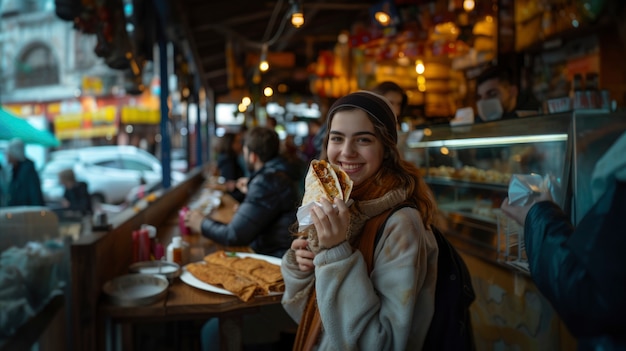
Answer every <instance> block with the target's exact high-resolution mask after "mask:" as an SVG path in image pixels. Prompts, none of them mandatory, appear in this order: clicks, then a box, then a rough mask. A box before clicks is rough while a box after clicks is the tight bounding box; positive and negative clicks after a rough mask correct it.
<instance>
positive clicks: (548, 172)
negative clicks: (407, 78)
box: [404, 111, 626, 266]
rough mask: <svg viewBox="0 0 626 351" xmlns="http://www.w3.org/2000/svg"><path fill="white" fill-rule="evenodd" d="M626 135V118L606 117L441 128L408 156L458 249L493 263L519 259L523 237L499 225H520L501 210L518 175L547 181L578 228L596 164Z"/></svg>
mask: <svg viewBox="0 0 626 351" xmlns="http://www.w3.org/2000/svg"><path fill="white" fill-rule="evenodd" d="M625 129H626V115H623V114H609V113H606V112H605V111H576V112H570V113H564V114H558V115H546V116H537V117H527V118H519V119H514V120H503V121H496V122H489V123H483V124H474V125H466V126H456V127H450V126H447V125H446V126H436V127H432V128H426V129H423V130H417V131H414V132H412V133H411V134H410V135H409V136H408V137H407V140H406V147H405V149H404V155H405V158H407V159H408V160H410V161H411V162H414V163H415V164H417V165H418V166H419V167H420V169H421V171H422V174H423V176H424V178H425V180H426V182H427V183H428V184H429V185H430V187H431V189H432V190H433V192H434V194H435V197H436V199H437V204H438V207H439V214H440V220H439V221H438V223H439V226H441V229H442V230H443V231H444V232H445V233H446V234H447V235H448V237H449V238H450V239H451V240H453V242H454V243H455V246H457V247H458V248H459V249H461V250H464V251H465V252H467V253H470V254H474V255H476V256H479V257H483V258H486V259H490V260H494V261H502V257H500V260H499V259H498V250H500V253H502V252H503V250H504V252H505V253H506V254H507V255H510V256H512V259H514V260H516V261H520V259H522V260H523V252H522V250H521V249H522V248H521V247H517V245H518V243H520V244H521V243H523V238H522V237H521V235H522V234H523V231H521V233H518V232H520V231H516V233H518V234H519V236H518V237H515V238H511V237H509V238H505V239H506V240H504V239H503V238H501V237H500V238H499V237H498V228H499V224H500V232H502V231H503V230H504V229H505V228H513V227H514V226H512V225H511V223H507V222H506V220H507V218H502V217H501V216H502V215H501V213H500V210H499V208H500V204H501V203H502V201H503V200H504V199H505V198H506V196H507V194H508V185H509V181H510V179H511V177H512V176H513V175H515V174H533V173H534V174H539V175H541V176H544V177H545V176H548V177H549V178H550V179H551V181H552V184H553V185H555V191H553V195H554V197H555V201H556V202H557V203H558V204H559V205H560V206H561V207H562V208H563V209H564V210H565V211H566V212H567V213H569V214H570V215H571V219H572V221H573V222H574V223H577V222H578V221H579V220H580V218H582V215H583V214H584V212H585V211H586V210H587V209H588V208H589V206H590V205H591V204H590V203H589V202H590V201H591V200H590V199H591V195H590V188H589V184H590V180H591V173H592V170H593V167H594V165H595V162H596V161H597V160H598V159H599V158H600V157H601V156H602V154H603V153H604V151H606V149H607V148H608V147H610V145H611V144H612V143H613V142H614V141H615V139H616V138H617V137H619V135H621V133H622V132H623V131H624V130H625ZM501 234H502V233H501ZM503 245H504V246H506V247H504V248H503ZM513 253H515V254H513ZM507 259H511V257H509V258H505V260H507ZM522 266H523V265H522Z"/></svg>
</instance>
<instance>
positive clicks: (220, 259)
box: [186, 250, 285, 301]
mask: <svg viewBox="0 0 626 351" xmlns="http://www.w3.org/2000/svg"><path fill="white" fill-rule="evenodd" d="M186 268H187V271H189V273H191V274H192V275H193V276H194V277H196V278H198V279H199V280H201V281H203V282H205V283H208V284H211V285H215V286H218V287H221V288H224V289H226V290H228V291H230V292H232V293H233V294H235V295H236V296H237V297H239V298H240V299H241V300H242V301H248V300H250V299H251V298H252V297H254V296H255V295H267V294H268V293H270V292H282V291H284V290H285V282H284V281H283V277H282V274H281V273H280V266H277V265H275V264H272V263H269V262H267V261H265V260H261V259H257V258H253V257H238V256H236V255H229V254H227V253H226V252H224V251H223V250H220V251H217V252H214V253H212V254H210V255H207V256H205V257H204V260H203V262H196V263H190V264H188V265H187V266H186Z"/></svg>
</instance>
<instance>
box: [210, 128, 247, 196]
mask: <svg viewBox="0 0 626 351" xmlns="http://www.w3.org/2000/svg"><path fill="white" fill-rule="evenodd" d="M242 150H243V142H242V133H232V132H228V133H226V134H224V136H222V137H221V138H220V141H219V144H218V145H217V169H218V171H219V175H220V177H223V178H224V181H225V183H224V187H225V190H226V191H227V192H228V193H229V194H230V195H232V197H234V198H235V199H236V200H237V201H239V202H241V201H243V198H244V197H245V194H243V193H242V192H241V191H240V190H239V189H237V186H236V185H237V180H238V179H239V178H243V177H245V176H246V173H247V172H246V171H245V170H244V168H243V167H242V166H241V163H240V161H239V158H240V157H241V154H242Z"/></svg>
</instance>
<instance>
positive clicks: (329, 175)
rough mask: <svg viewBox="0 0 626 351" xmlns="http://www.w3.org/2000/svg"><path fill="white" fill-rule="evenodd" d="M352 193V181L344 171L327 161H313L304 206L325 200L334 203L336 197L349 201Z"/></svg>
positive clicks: (305, 189)
mask: <svg viewBox="0 0 626 351" xmlns="http://www.w3.org/2000/svg"><path fill="white" fill-rule="evenodd" d="M342 185H343V186H342ZM351 191H352V180H351V179H350V177H348V175H347V174H345V172H344V171H343V170H341V169H340V168H339V167H337V166H332V165H331V164H330V163H328V162H326V161H325V160H313V161H311V164H310V166H309V170H308V172H307V175H306V178H305V187H304V197H303V198H302V204H303V205H306V204H308V203H311V202H317V201H320V200H321V199H324V198H325V199H327V200H328V201H330V202H333V200H334V199H335V198H336V197H338V198H340V199H342V200H344V201H347V200H348V197H349V196H350V192H351ZM346 195H347V196H346Z"/></svg>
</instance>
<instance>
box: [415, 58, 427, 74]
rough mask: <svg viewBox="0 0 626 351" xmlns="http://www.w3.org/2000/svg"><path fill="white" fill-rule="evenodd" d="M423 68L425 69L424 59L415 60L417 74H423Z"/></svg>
mask: <svg viewBox="0 0 626 351" xmlns="http://www.w3.org/2000/svg"><path fill="white" fill-rule="evenodd" d="M425 70H426V67H424V61H422V60H417V61H415V72H417V74H424V71H425Z"/></svg>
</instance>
